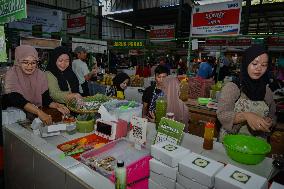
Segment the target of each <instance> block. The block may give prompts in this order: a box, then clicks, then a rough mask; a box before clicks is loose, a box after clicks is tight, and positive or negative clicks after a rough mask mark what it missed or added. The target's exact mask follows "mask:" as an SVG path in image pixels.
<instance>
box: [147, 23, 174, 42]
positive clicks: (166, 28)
mask: <svg viewBox="0 0 284 189" xmlns="http://www.w3.org/2000/svg"><path fill="white" fill-rule="evenodd" d="M149 37H150V39H173V38H175V26H174V25H161V26H151V30H150V34H149Z"/></svg>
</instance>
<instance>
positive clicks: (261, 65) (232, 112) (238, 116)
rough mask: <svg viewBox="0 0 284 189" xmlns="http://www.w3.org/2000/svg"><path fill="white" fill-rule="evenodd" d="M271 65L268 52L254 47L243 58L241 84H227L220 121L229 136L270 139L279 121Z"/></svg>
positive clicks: (221, 102)
mask: <svg viewBox="0 0 284 189" xmlns="http://www.w3.org/2000/svg"><path fill="white" fill-rule="evenodd" d="M269 67H270V63H269V61H268V54H267V51H266V50H265V48H264V47H263V46H261V45H253V46H251V47H250V48H248V49H247V50H246V51H245V52H244V55H243V61H242V64H241V73H240V74H241V75H240V80H239V81H234V82H229V83H227V84H226V85H225V86H224V87H223V89H222V91H221V97H220V99H219V101H218V110H217V117H218V119H219V121H220V122H221V124H222V129H221V132H220V139H221V140H222V138H223V136H224V135H225V134H236V133H243V134H249V135H254V136H260V137H263V138H267V136H268V135H269V134H270V129H271V127H272V126H273V124H274V123H275V121H276V117H275V103H274V100H273V94H272V92H271V90H270V88H269V87H268V85H267V84H268V82H269V78H268V72H269Z"/></svg>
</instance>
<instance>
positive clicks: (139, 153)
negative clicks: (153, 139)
mask: <svg viewBox="0 0 284 189" xmlns="http://www.w3.org/2000/svg"><path fill="white" fill-rule="evenodd" d="M93 157H95V158H96V160H98V161H101V160H104V159H106V158H107V157H112V158H114V159H115V160H114V161H112V162H111V163H110V164H109V165H110V166H111V171H108V170H106V169H104V168H102V166H97V164H95V166H93V167H92V166H90V158H93ZM151 158H152V157H151V156H150V151H149V150H147V149H146V148H145V146H142V147H141V150H138V149H136V148H135V147H134V143H133V142H131V141H129V140H128V139H126V138H121V139H118V140H115V141H112V142H110V143H108V144H106V145H104V146H103V147H101V148H99V149H94V150H90V151H88V152H85V153H83V154H81V160H82V162H83V163H85V164H86V165H88V166H90V167H91V168H94V169H95V170H96V171H98V172H99V173H101V174H102V175H104V176H106V177H108V178H109V179H110V180H111V181H112V182H114V181H115V176H114V171H113V170H114V168H115V167H116V161H117V160H123V161H124V163H125V166H126V169H127V184H132V183H134V182H136V181H138V180H142V179H144V178H147V177H149V174H150V166H149V160H150V159H151Z"/></svg>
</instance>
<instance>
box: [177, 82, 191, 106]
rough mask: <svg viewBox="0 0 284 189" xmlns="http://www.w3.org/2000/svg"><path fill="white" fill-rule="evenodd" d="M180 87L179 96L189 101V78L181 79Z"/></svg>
mask: <svg viewBox="0 0 284 189" xmlns="http://www.w3.org/2000/svg"><path fill="white" fill-rule="evenodd" d="M179 87H180V95H179V98H180V99H181V100H182V101H187V100H188V98H189V94H188V90H189V86H188V81H187V79H183V80H181V82H180V85H179Z"/></svg>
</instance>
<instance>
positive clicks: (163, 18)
mask: <svg viewBox="0 0 284 189" xmlns="http://www.w3.org/2000/svg"><path fill="white" fill-rule="evenodd" d="M116 1H117V2H119V1H120V2H121V1H123V0H116ZM222 1H230V0H195V1H194V2H193V3H194V4H197V5H198V4H200V5H203V4H210V3H216V2H222ZM184 2H185V3H184V6H183V7H182V8H180V6H178V5H176V6H166V7H155V8H147V9H138V10H136V11H131V12H125V13H116V14H112V15H108V16H107V17H111V18H113V19H116V20H121V21H124V22H127V23H134V24H135V25H136V26H140V27H143V28H145V29H149V28H150V25H160V24H181V25H180V26H181V27H180V30H181V33H182V34H181V35H180V36H181V37H183V36H188V34H189V30H190V26H189V25H190V24H189V23H190V14H191V6H192V3H189V1H184ZM245 5H246V1H243V8H242V21H241V33H243V34H244V33H246V34H268V33H269V34H271V33H273V34H276V33H281V34H284V0H252V1H251V6H250V8H249V10H247V6H245ZM180 12H181V13H180ZM179 14H181V15H180V16H181V18H182V19H181V23H178V18H179ZM244 18H248V20H247V21H248V22H247V24H248V30H247V29H246V28H247V27H245V20H244Z"/></svg>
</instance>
